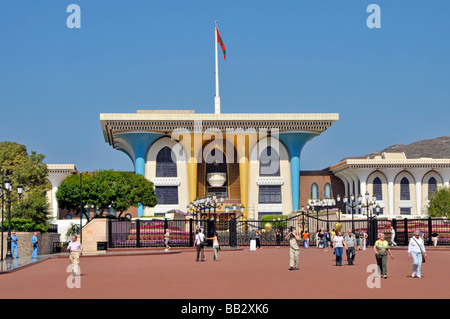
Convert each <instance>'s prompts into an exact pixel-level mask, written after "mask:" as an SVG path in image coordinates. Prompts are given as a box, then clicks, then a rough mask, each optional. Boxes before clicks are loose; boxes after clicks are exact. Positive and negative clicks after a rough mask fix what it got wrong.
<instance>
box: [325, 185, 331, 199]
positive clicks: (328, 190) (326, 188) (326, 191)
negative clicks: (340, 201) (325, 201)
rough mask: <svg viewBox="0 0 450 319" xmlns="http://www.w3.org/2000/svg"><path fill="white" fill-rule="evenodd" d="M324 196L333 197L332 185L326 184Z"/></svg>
mask: <svg viewBox="0 0 450 319" xmlns="http://www.w3.org/2000/svg"><path fill="white" fill-rule="evenodd" d="M323 195H324V198H331V197H332V194H331V185H330V183H326V184H325V187H324V188H323Z"/></svg>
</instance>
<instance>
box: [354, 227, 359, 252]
mask: <svg viewBox="0 0 450 319" xmlns="http://www.w3.org/2000/svg"><path fill="white" fill-rule="evenodd" d="M354 236H355V238H356V250H360V249H361V239H360V238H361V232H360V231H355V234H354Z"/></svg>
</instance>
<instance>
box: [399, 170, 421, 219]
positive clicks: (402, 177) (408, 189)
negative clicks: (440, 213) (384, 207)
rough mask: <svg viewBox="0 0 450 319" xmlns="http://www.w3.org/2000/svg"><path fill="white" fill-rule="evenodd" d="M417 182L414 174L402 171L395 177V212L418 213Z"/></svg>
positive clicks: (402, 213) (400, 213)
mask: <svg viewBox="0 0 450 319" xmlns="http://www.w3.org/2000/svg"><path fill="white" fill-rule="evenodd" d="M418 211H420V208H418V207H417V201H416V182H415V180H414V177H413V176H412V174H411V173H410V172H408V171H402V172H400V173H398V174H397V176H396V177H395V179H394V212H395V213H396V215H416V214H417V212H418Z"/></svg>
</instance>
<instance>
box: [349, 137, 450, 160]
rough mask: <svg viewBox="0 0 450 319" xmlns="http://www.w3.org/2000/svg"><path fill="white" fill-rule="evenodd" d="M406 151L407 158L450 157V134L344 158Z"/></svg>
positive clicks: (364, 157)
mask: <svg viewBox="0 0 450 319" xmlns="http://www.w3.org/2000/svg"><path fill="white" fill-rule="evenodd" d="M402 152H404V153H405V156H406V158H409V159H414V158H421V157H431V158H450V136H442V137H437V138H433V139H429V140H422V141H418V142H414V143H412V144H408V145H403V144H397V145H392V146H389V147H388V148H385V149H384V150H382V151H377V152H373V153H370V154H366V155H363V156H355V157H347V158H345V159H343V161H345V160H346V159H366V158H374V157H375V156H381V154H382V153H402Z"/></svg>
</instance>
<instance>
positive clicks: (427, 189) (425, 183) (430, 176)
mask: <svg viewBox="0 0 450 319" xmlns="http://www.w3.org/2000/svg"><path fill="white" fill-rule="evenodd" d="M430 181H431V183H430ZM443 186H444V179H443V178H442V176H441V175H440V174H439V173H438V172H436V171H429V172H427V173H426V174H425V175H424V176H423V178H422V203H423V204H422V205H423V208H424V207H426V206H427V205H428V201H429V200H430V196H431V194H432V193H433V192H434V191H437V190H439V188H442V187H443Z"/></svg>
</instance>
